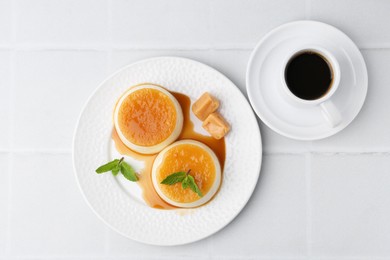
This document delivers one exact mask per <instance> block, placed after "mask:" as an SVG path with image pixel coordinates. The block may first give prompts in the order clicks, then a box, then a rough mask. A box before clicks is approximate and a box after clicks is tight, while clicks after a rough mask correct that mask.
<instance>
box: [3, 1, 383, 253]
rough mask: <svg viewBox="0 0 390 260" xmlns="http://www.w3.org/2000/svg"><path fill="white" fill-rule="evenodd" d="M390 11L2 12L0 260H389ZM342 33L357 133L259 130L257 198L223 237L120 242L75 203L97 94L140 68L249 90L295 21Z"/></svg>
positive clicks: (23, 6)
mask: <svg viewBox="0 0 390 260" xmlns="http://www.w3.org/2000/svg"><path fill="white" fill-rule="evenodd" d="M389 14H390V1H386V0H377V1H365V0H293V1H292V0H270V1H266V0H209V1H206V0H15V1H12V0H0V177H1V178H0V259H118V258H120V259H125V258H134V259H156V258H165V259H174V258H186V259H199V258H203V257H204V258H208V259H242V258H250V259H280V260H281V259H318V260H320V259H321V260H322V259H323V260H325V259H345V260H347V259H348V260H352V259H378V260H379V259H381V260H384V259H390V26H389V24H390V16H389ZM305 19H313V20H319V21H324V22H327V23H330V24H332V25H335V26H337V27H339V28H340V29H341V30H343V31H345V32H346V33H347V34H348V35H350V37H351V38H352V39H353V40H354V41H355V42H356V43H357V45H358V46H359V48H360V49H361V50H362V53H363V56H364V58H365V60H366V62H367V65H368V72H369V91H368V96H367V100H366V103H365V105H364V107H363V109H362V111H361V113H360V114H359V116H358V117H357V118H356V120H355V121H354V122H353V123H352V124H351V125H350V126H349V127H348V128H346V129H345V130H344V131H342V132H341V133H339V134H337V135H336V136H334V137H331V138H327V139H325V140H322V141H316V142H299V141H294V140H290V139H287V138H284V137H282V136H279V135H278V134H276V133H274V132H272V131H271V130H270V129H268V128H267V127H265V126H264V125H263V124H262V123H260V127H261V131H262V137H263V142H264V157H263V167H262V171H261V177H260V180H259V183H258V185H257V189H256V191H255V192H254V194H253V197H252V199H251V200H250V201H249V203H248V205H247V207H246V208H245V209H244V210H243V212H242V213H241V214H240V215H239V216H238V217H237V218H236V219H235V220H234V221H233V222H232V223H231V224H230V225H229V226H227V227H226V228H225V229H224V230H222V231H220V232H218V233H217V234H216V235H214V236H212V237H210V238H207V239H205V240H202V241H200V242H197V243H194V244H190V245H185V246H180V247H154V246H147V245H143V244H139V243H137V242H133V241H131V240H128V239H126V238H123V237H121V236H120V235H118V234H116V233H115V232H113V231H111V230H110V229H108V228H107V227H106V226H104V225H103V224H102V222H101V221H100V220H98V218H97V217H96V216H95V215H94V214H93V213H92V211H91V210H90V209H89V208H88V207H87V205H86V203H85V202H84V201H83V199H82V196H81V193H80V192H79V190H78V188H77V186H76V183H75V178H74V175H73V169H72V164H71V140H72V134H73V130H74V127H75V123H76V119H77V116H78V114H79V112H80V110H81V108H82V105H83V103H84V102H85V101H86V99H87V97H88V96H89V95H90V94H91V92H92V91H93V90H94V89H95V88H96V87H97V85H98V83H99V82H100V81H102V80H103V79H104V78H105V77H107V76H108V75H109V74H110V73H112V72H113V71H115V70H117V69H118V68H120V67H122V66H124V65H126V64H129V63H131V62H134V61H137V60H139V59H143V58H147V57H152V56H161V55H177V56H184V57H189V58H193V59H196V60H199V61H201V62H204V63H206V64H209V65H211V66H213V67H215V68H217V69H218V70H220V71H221V72H223V73H224V74H226V75H227V76H228V77H229V78H231V79H232V80H233V81H234V82H235V83H236V84H237V86H238V87H239V88H240V90H241V91H242V92H243V93H244V94H246V90H245V69H246V64H247V62H248V57H249V55H250V52H251V50H252V48H253V47H254V46H255V44H256V42H257V41H258V40H259V39H260V38H261V37H262V36H264V34H265V33H266V32H267V31H269V30H270V29H272V28H274V27H276V26H278V25H280V24H283V23H285V22H289V21H294V20H305Z"/></svg>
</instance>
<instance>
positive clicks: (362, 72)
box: [246, 21, 368, 140]
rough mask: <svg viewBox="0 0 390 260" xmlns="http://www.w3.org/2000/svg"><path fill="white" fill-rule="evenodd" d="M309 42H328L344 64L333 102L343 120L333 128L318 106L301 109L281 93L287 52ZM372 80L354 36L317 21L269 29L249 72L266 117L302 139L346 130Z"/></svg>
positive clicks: (255, 101) (251, 92)
mask: <svg viewBox="0 0 390 260" xmlns="http://www.w3.org/2000/svg"><path fill="white" fill-rule="evenodd" d="M307 44H309V45H310V44H313V45H317V46H323V47H324V48H326V49H327V50H329V51H330V52H332V54H333V55H334V56H335V57H336V59H337V60H338V62H339V64H340V71H341V81H340V85H339V88H338V89H337V91H336V92H335V93H334V95H333V96H332V97H331V100H332V102H333V103H334V104H335V105H336V107H337V108H338V109H339V111H340V113H341V116H342V118H343V120H342V122H341V123H340V124H339V125H338V126H336V127H333V128H332V127H330V126H329V124H327V122H326V121H325V118H324V117H323V116H322V114H321V113H322V112H321V110H320V108H319V107H318V106H317V107H312V108H303V107H296V106H294V105H293V104H291V103H289V102H287V101H286V100H285V99H284V98H283V97H282V95H281V94H280V90H279V88H280V84H281V82H282V81H281V76H280V75H281V73H282V70H283V69H284V68H283V60H284V59H285V57H286V54H287V53H289V52H290V51H291V50H292V49H295V48H298V47H300V46H302V45H307ZM367 83H368V79H367V68H366V64H365V62H364V59H363V56H362V54H361V53H360V51H359V49H358V48H357V47H356V45H355V44H354V43H353V42H352V40H351V39H350V38H349V37H348V36H346V35H345V34H344V33H343V32H341V31H340V30H338V29H336V28H335V27H333V26H330V25H328V24H324V23H320V22H315V21H298V22H292V23H288V24H284V25H282V26H280V27H278V28H276V29H274V30H272V31H271V32H269V33H268V34H267V35H266V36H264V38H263V39H262V40H261V41H260V42H259V43H258V44H257V46H256V48H255V50H254V51H253V52H252V55H251V57H250V60H249V64H248V68H247V75H246V85H247V91H248V96H249V100H250V102H251V104H252V107H253V109H254V110H255V112H256V114H257V115H258V116H259V117H260V119H261V120H262V121H263V122H264V123H265V124H267V125H268V126H269V127H270V128H271V129H273V130H274V131H275V132H277V133H279V134H281V135H284V136H287V137H290V138H293V139H299V140H316V139H322V138H325V137H328V136H331V135H334V134H336V133H337V132H339V131H341V130H342V129H344V128H345V127H346V126H347V125H348V124H349V123H351V122H352V120H353V119H354V118H355V117H356V115H357V114H358V113H359V111H360V109H361V108H362V106H363V103H364V100H365V98H366V94H367Z"/></svg>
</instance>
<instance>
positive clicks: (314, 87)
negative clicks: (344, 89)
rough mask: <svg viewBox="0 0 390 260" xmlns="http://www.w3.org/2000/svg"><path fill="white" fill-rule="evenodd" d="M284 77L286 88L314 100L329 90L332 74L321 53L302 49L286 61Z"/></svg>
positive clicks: (301, 96) (296, 94) (300, 96)
mask: <svg viewBox="0 0 390 260" xmlns="http://www.w3.org/2000/svg"><path fill="white" fill-rule="evenodd" d="M284 77H285V81H286V85H287V87H288V89H289V90H290V91H291V93H292V94H294V95H295V96H296V97H298V98H300V99H304V100H316V99H319V98H321V97H323V96H325V95H326V94H327V93H328V92H329V90H330V89H331V88H332V83H333V77H334V76H333V70H332V67H331V65H330V62H329V61H327V59H326V58H325V57H324V56H323V55H321V54H320V53H318V52H316V51H313V50H303V51H301V52H298V53H296V54H295V55H294V56H292V57H291V59H290V60H289V61H288V62H287V65H286V68H285V71H284Z"/></svg>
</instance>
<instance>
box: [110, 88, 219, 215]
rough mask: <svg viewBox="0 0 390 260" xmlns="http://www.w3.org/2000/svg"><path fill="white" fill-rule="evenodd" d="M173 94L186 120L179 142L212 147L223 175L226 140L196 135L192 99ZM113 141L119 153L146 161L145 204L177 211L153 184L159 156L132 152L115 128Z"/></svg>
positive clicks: (143, 175)
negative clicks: (192, 117)
mask: <svg viewBox="0 0 390 260" xmlns="http://www.w3.org/2000/svg"><path fill="white" fill-rule="evenodd" d="M171 94H172V95H173V96H174V97H175V98H176V99H177V101H178V102H179V104H180V106H181V108H182V110H183V118H184V120H183V129H182V132H181V134H180V136H179V137H178V139H177V141H179V140H183V139H192V140H196V141H199V142H202V143H204V144H205V145H207V146H208V147H210V148H211V149H212V150H213V151H214V153H215V155H216V156H217V157H218V160H219V163H220V165H221V172H222V173H223V169H224V165H225V156H226V151H225V138H221V139H219V140H217V139H214V138H213V137H210V136H205V135H202V134H199V133H196V132H195V131H194V124H193V123H192V122H191V119H190V112H191V109H190V108H191V100H190V98H189V97H188V96H186V95H184V94H181V93H177V92H171ZM112 139H113V141H114V143H115V147H116V149H117V150H118V152H119V153H121V154H125V155H127V156H130V157H133V158H135V159H136V160H139V161H144V163H145V167H144V168H143V169H142V171H141V172H139V175H138V176H139V180H138V182H137V183H138V184H139V185H140V187H141V189H142V192H143V198H144V200H145V202H146V203H147V204H148V205H149V206H150V207H152V208H158V209H176V208H177V207H175V206H172V205H170V204H168V203H166V202H165V201H164V200H162V199H161V198H160V196H158V194H157V192H156V190H155V189H154V186H153V182H152V167H153V162H154V159H155V158H156V157H157V154H152V155H147V154H139V153H137V152H134V151H133V150H131V149H130V148H128V147H127V146H126V145H124V144H123V143H122V141H121V140H120V138H119V136H118V134H117V132H116V130H115V128H114V129H113V131H112Z"/></svg>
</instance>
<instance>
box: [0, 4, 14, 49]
mask: <svg viewBox="0 0 390 260" xmlns="http://www.w3.org/2000/svg"><path fill="white" fill-rule="evenodd" d="M11 37H12V6H11V0H1V1H0V44H1V43H10V42H11V40H12V39H11Z"/></svg>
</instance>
